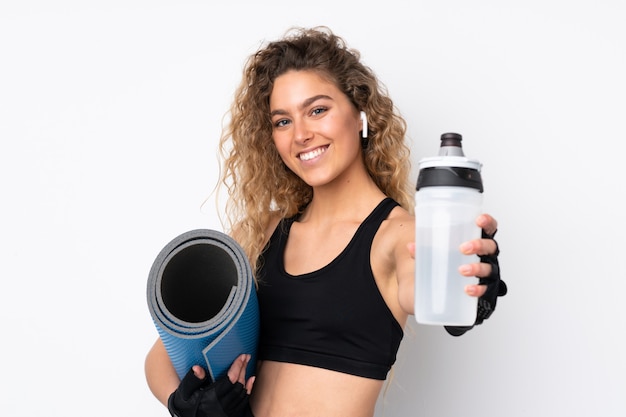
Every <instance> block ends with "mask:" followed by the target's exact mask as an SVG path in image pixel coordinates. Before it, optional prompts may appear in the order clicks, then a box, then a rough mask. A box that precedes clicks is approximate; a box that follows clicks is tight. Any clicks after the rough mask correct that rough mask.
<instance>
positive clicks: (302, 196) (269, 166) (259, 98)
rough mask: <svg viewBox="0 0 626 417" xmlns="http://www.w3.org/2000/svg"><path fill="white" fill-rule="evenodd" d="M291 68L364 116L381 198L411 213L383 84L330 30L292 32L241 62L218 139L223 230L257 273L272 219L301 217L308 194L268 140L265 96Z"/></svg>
mask: <svg viewBox="0 0 626 417" xmlns="http://www.w3.org/2000/svg"><path fill="white" fill-rule="evenodd" d="M290 70H296V71H314V72H316V73H317V74H318V75H320V76H322V77H323V78H325V79H326V80H328V81H330V82H333V83H334V84H335V85H336V86H337V87H338V88H339V89H340V90H341V91H343V92H344V93H345V94H346V96H347V97H348V98H349V99H350V100H351V101H352V103H353V104H354V106H355V107H356V108H357V109H358V110H362V111H365V113H366V114H367V120H368V127H369V128H368V138H369V142H368V145H367V147H365V148H364V149H363V158H364V161H365V166H366V168H367V170H368V172H369V174H370V176H371V177H372V178H373V180H374V182H375V183H376V184H377V186H378V187H379V188H380V189H381V190H382V191H383V193H385V194H386V195H387V196H389V197H391V198H393V199H394V200H396V201H397V202H398V203H399V204H400V205H401V206H402V207H404V208H405V209H407V210H408V211H409V212H412V210H413V206H412V202H413V190H412V187H411V184H409V175H410V159H409V148H408V146H407V145H406V143H405V133H406V122H405V120H404V119H403V118H402V117H401V116H400V114H399V113H398V112H397V110H396V108H395V106H394V104H393V102H392V100H391V99H390V98H389V96H388V94H387V90H386V87H385V86H383V85H382V84H381V83H380V82H379V81H378V79H377V77H376V75H375V74H374V73H373V71H372V70H371V69H370V68H368V67H367V66H365V65H364V64H362V63H361V62H360V54H359V52H358V51H356V50H354V49H351V48H349V47H348V46H347V44H346V42H345V41H344V40H343V39H342V38H340V37H339V36H336V35H334V34H333V33H332V31H331V30H330V29H328V28H326V27H315V28H292V29H290V30H288V31H287V32H286V34H285V36H284V37H283V38H282V39H280V40H278V41H274V42H270V43H268V44H267V45H266V46H265V47H264V48H262V49H260V50H258V51H257V52H256V53H254V54H253V55H251V56H250V57H249V58H248V60H247V61H246V64H245V67H244V72H243V79H242V81H241V83H240V85H239V87H238V88H237V90H236V92H235V97H234V101H233V103H232V105H231V107H230V110H229V112H228V114H227V115H229V116H230V120H229V124H227V125H226V127H225V128H224V130H223V132H222V136H221V138H220V147H219V150H220V155H221V156H222V158H223V162H224V164H223V172H222V177H221V184H222V185H223V186H225V187H226V189H227V191H228V196H229V199H228V202H227V204H226V216H227V220H228V224H227V227H228V228H229V229H230V231H231V233H233V235H234V236H235V238H236V239H237V241H238V242H239V243H240V245H241V246H242V248H243V249H244V251H245V252H246V254H247V256H248V258H249V260H250V263H251V265H252V270H253V271H255V272H256V271H257V270H258V268H259V267H260V266H261V265H260V264H259V262H258V259H259V255H260V254H261V252H262V251H263V249H264V245H265V242H266V240H267V238H268V236H265V234H266V232H267V229H268V227H269V224H270V222H271V220H272V218H274V217H275V216H280V217H281V218H285V217H290V216H293V215H295V214H297V213H299V212H300V211H301V210H302V209H303V208H304V207H306V205H307V204H308V203H309V202H310V201H311V198H312V196H313V190H312V188H311V187H310V186H309V185H307V184H306V183H305V182H304V181H302V180H301V179H300V178H299V177H298V176H296V175H295V174H294V173H293V172H292V171H290V170H289V169H288V168H287V167H286V166H285V164H284V163H283V161H282V160H281V158H280V156H279V154H278V151H277V150H276V147H275V146H274V142H273V140H272V123H271V120H270V108H269V100H270V95H271V93H272V88H273V85H274V81H275V80H276V78H277V77H279V76H280V75H282V74H284V73H286V72H287V71H290ZM233 229H235V230H233Z"/></svg>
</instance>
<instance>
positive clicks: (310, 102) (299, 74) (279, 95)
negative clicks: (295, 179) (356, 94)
mask: <svg viewBox="0 0 626 417" xmlns="http://www.w3.org/2000/svg"><path fill="white" fill-rule="evenodd" d="M270 115H271V120H272V126H273V127H272V129H273V133H272V136H273V139H274V144H275V145H276V149H277V150H278V153H279V154H280V156H281V158H282V160H283V161H284V162H285V164H286V165H287V167H289V169H291V170H292V171H293V172H294V173H295V174H296V175H298V176H299V177H300V178H301V179H302V180H303V181H305V182H306V183H307V184H309V185H310V186H312V187H317V186H323V185H327V184H330V183H333V182H335V181H337V180H341V178H344V177H346V175H348V176H349V174H350V172H353V170H355V169H364V168H363V163H362V157H361V145H360V130H361V119H360V117H359V112H358V111H357V109H356V108H355V107H354V105H353V104H352V103H351V102H350V100H349V99H348V97H347V96H346V95H345V94H344V93H343V92H341V91H340V90H339V89H338V88H337V87H336V86H335V85H334V84H333V83H331V82H329V81H326V80H325V79H323V78H322V77H320V76H319V75H317V74H316V73H315V72H312V71H289V72H287V73H285V74H283V75H281V76H279V77H278V78H276V80H275V81H274V89H273V90H272V94H271V95H270Z"/></svg>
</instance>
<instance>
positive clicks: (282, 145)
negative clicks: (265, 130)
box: [272, 133, 291, 161]
mask: <svg viewBox="0 0 626 417" xmlns="http://www.w3.org/2000/svg"><path fill="white" fill-rule="evenodd" d="M272 142H273V143H274V147H276V150H277V151H278V154H279V155H280V157H281V158H282V159H283V161H284V160H285V158H286V157H287V156H288V155H289V154H290V151H291V142H290V141H289V140H287V139H286V138H285V137H284V136H283V135H281V134H280V133H278V134H276V133H274V134H273V135H272Z"/></svg>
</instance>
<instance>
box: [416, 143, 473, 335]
mask: <svg viewBox="0 0 626 417" xmlns="http://www.w3.org/2000/svg"><path fill="white" fill-rule="evenodd" d="M461 140H462V136H461V135H459V134H457V133H444V134H443V135H441V146H440V148H439V155H438V156H435V157H431V158H424V159H422V160H420V161H419V175H418V179H417V187H416V192H415V319H416V320H417V322H418V323H422V324H432V325H450V326H471V325H473V324H474V322H475V321H476V307H477V301H478V300H477V298H476V297H472V296H469V295H467V294H466V293H465V291H464V289H465V286H466V285H469V284H476V283H477V281H478V280H477V279H476V278H469V277H465V276H463V275H461V274H460V273H459V267H460V266H461V265H463V264H467V263H473V262H476V261H477V260H478V257H477V256H476V255H470V256H468V255H463V254H462V253H461V251H460V249H459V246H460V245H461V243H463V242H466V241H468V240H472V239H477V238H480V235H481V231H480V228H479V227H478V226H476V218H477V217H478V216H479V215H480V213H481V211H482V210H481V207H482V195H483V194H482V192H483V185H482V179H481V175H480V169H481V167H482V164H481V163H480V162H479V161H477V160H475V159H469V158H466V157H465V155H464V153H463V148H462V147H461Z"/></svg>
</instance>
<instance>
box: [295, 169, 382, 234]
mask: <svg viewBox="0 0 626 417" xmlns="http://www.w3.org/2000/svg"><path fill="white" fill-rule="evenodd" d="M384 197H385V195H384V194H383V192H382V191H381V190H380V189H379V188H378V187H377V186H376V184H375V183H374V180H372V178H371V177H370V176H369V175H368V174H367V172H365V171H363V173H362V174H355V175H350V176H346V177H344V178H342V179H338V180H337V181H334V182H333V183H332V184H326V185H323V186H319V187H315V188H313V199H312V200H311V203H310V204H309V205H308V206H307V208H306V210H305V211H304V213H303V215H302V216H301V217H300V220H301V221H303V222H305V221H311V222H318V223H325V222H333V221H344V220H354V221H359V222H360V221H362V220H363V219H364V218H365V217H366V216H367V215H368V214H369V213H370V212H371V211H372V209H373V208H374V207H375V206H376V205H377V204H378V203H379V202H380V201H381V200H382V199H383V198H384Z"/></svg>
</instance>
